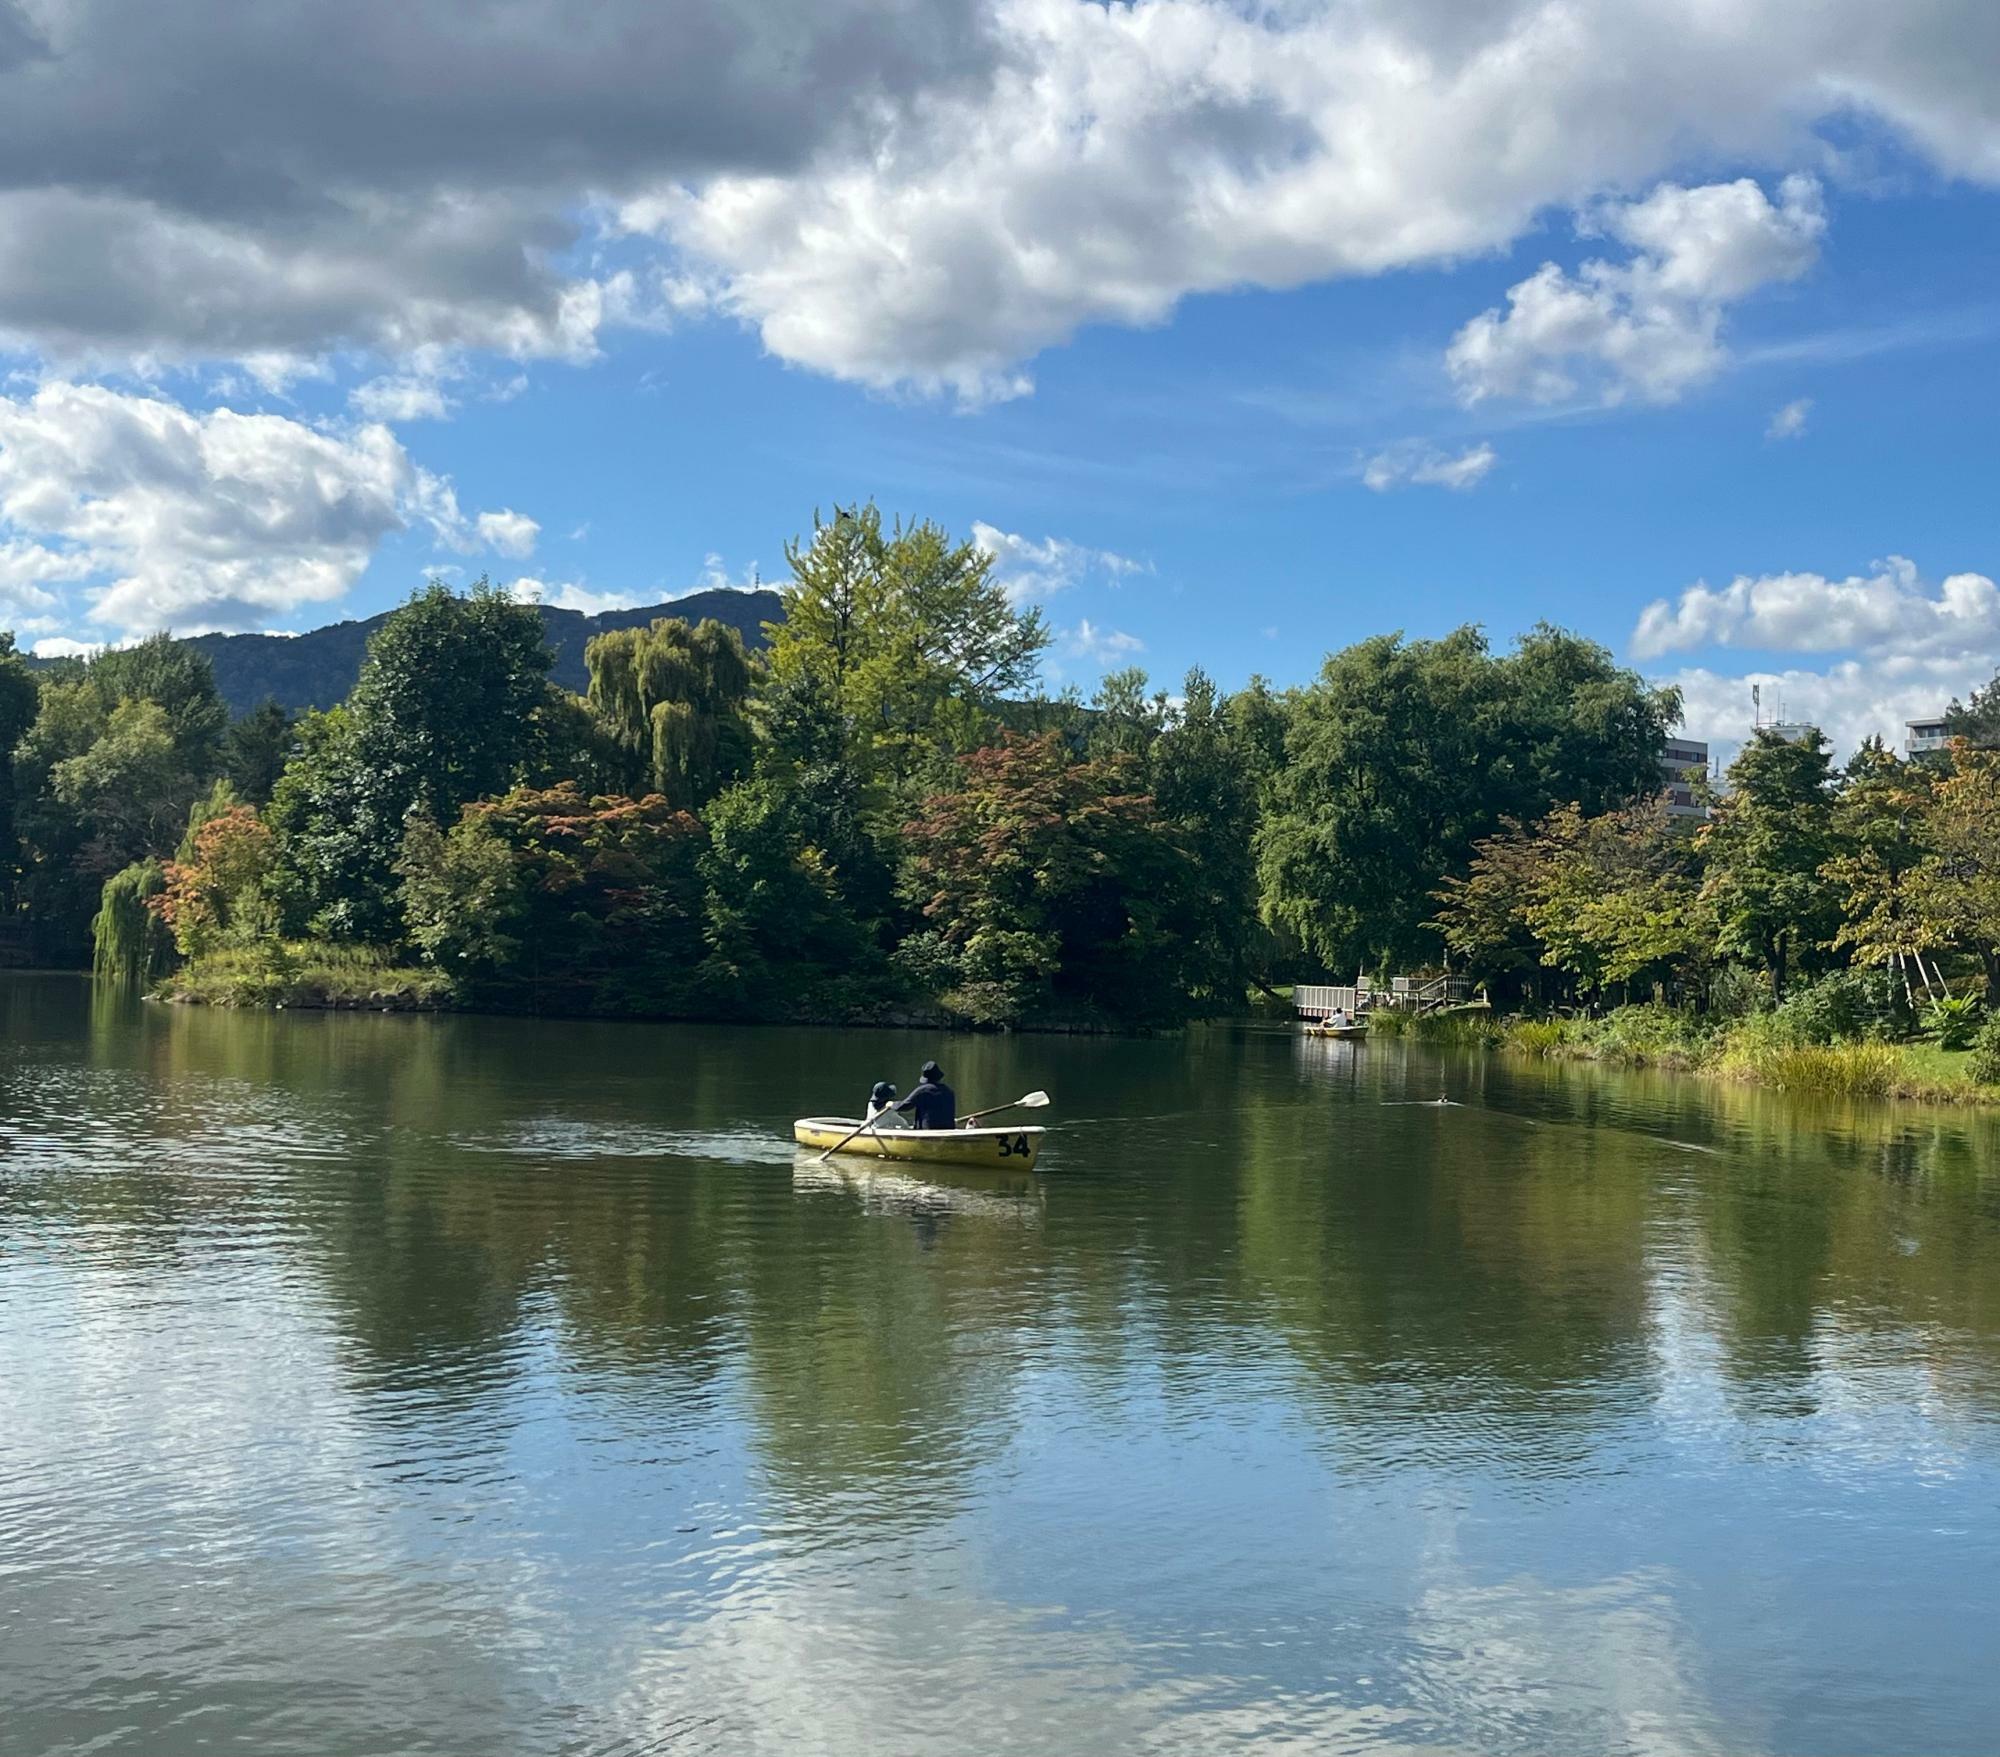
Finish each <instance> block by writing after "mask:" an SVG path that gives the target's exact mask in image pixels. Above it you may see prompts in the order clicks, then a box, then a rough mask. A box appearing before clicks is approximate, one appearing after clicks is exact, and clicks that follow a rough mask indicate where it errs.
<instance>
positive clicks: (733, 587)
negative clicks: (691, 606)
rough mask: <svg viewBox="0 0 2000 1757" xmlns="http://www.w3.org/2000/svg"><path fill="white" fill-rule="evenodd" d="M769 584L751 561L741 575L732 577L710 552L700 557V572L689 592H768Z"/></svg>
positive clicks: (720, 561) (720, 560)
mask: <svg viewBox="0 0 2000 1757" xmlns="http://www.w3.org/2000/svg"><path fill="white" fill-rule="evenodd" d="M771 589H772V588H771V582H770V581H769V580H767V579H765V578H764V577H763V576H762V575H761V574H760V573H759V572H758V571H757V564H756V563H755V562H754V561H753V562H751V563H750V565H749V566H748V567H746V568H744V569H743V571H742V572H741V573H738V574H734V575H732V574H731V573H730V571H729V564H728V563H727V562H725V561H724V560H723V558H722V557H721V556H720V555H717V554H716V553H715V552H714V551H713V550H711V551H710V552H709V553H708V554H707V555H705V556H703V557H702V562H701V572H700V573H698V574H697V575H696V576H695V581H694V584H693V585H691V586H689V587H688V590H689V591H690V592H768V591H770V590H771Z"/></svg>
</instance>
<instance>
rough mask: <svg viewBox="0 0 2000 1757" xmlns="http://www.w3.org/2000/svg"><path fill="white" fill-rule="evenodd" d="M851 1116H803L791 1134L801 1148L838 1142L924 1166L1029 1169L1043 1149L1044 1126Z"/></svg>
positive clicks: (871, 1154) (849, 1150)
mask: <svg viewBox="0 0 2000 1757" xmlns="http://www.w3.org/2000/svg"><path fill="white" fill-rule="evenodd" d="M859 1128H861V1119H860V1118H859V1117H852V1116H802V1117H800V1118H799V1120H798V1121H797V1122H795V1123H793V1124H792V1139H793V1140H795V1141H796V1142H798V1144H799V1145H800V1146H801V1147H817V1148H819V1149H820V1150H821V1151H822V1152H824V1151H825V1150H826V1149H827V1148H829V1147H840V1150H841V1152H842V1153H858V1154H862V1155H864V1156H866V1157H868V1158H871V1159H910V1160H917V1161H920V1162H922V1163H923V1164H926V1165H977V1166H1005V1167H1007V1168H1008V1169H1010V1170H1013V1171H1031V1170H1033V1169H1034V1164H1035V1157H1036V1155H1037V1154H1039V1153H1040V1152H1041V1150H1042V1136H1043V1135H1045V1134H1047V1133H1048V1131H1047V1130H1046V1129H897V1128H879V1129H863V1130H862V1132H861V1133H860V1134H858V1135H854V1139H853V1140H851V1141H847V1144H846V1145H845V1146H844V1147H842V1146H841V1143H842V1142H843V1141H846V1140H847V1137H848V1136H849V1135H851V1134H854V1131H855V1130H856V1129H859Z"/></svg>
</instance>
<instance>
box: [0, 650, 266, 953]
mask: <svg viewBox="0 0 2000 1757" xmlns="http://www.w3.org/2000/svg"><path fill="white" fill-rule="evenodd" d="M228 720H229V714H228V710H227V709H226V708H225V707H224V706H223V703H222V698H221V697H220V696H219V695H218V694H217V693H216V688H215V677H214V673H213V671H212V670H211V669H210V667H209V663H208V660H207V659H206V658H204V657H203V656H202V655H201V654H200V653H198V652H196V651H194V650H193V649H191V648H189V647H186V646H183V645H180V644H178V643H176V642H174V641H172V640H170V639H168V638H167V637H166V636H165V635H156V636H154V637H153V638H152V639H150V640H147V641H142V642H141V643H139V645H137V646H135V647H128V648H125V649H122V650H120V651H116V652H103V653H99V654H96V655H95V656H94V657H92V658H91V659H90V660H88V661H87V662H76V663H71V664H68V665H65V666H63V667H61V668H59V669H58V670H56V671H55V672H53V673H52V674H51V676H50V677H49V679H48V680H47V681H45V682H44V683H43V684H42V687H41V689H40V692H39V696H38V699H37V703H36V711H35V718H34V722H33V724H32V725H30V726H29V728H28V730H27V732H26V733H25V734H24V735H23V736H22V737H21V739H20V742H19V743H18V744H17V745H16V746H15V747H14V760H13V782H14V789H15V800H16V811H17V822H18V825H19V828H20V832H21V838H22V842H23V845H24V851H25V858H26V864H27V871H26V875H25V880H24V885H23V889H24V892H25V894H26V896H27V900H28V904H29V911H30V914H31V916H32V917H33V919H34V921H35V924H36V930H37V934H38V937H39V938H40V939H41V941H42V942H43V945H44V948H45V950H46V951H47V952H48V953H49V955H51V956H55V957H67V956H72V955H80V954H81V952H82V950H83V948H84V946H85V945H86V944H87V943H88V934H89V928H88V923H89V919H90V899H91V898H93V897H95V896H97V895H98V892H99V890H100V888H101V886H102V883H103V881H104V880H105V879H106V878H107V877H108V876H109V875H111V874H112V873H114V872H117V871H119V870H120V869H121V868H123V867H125V866H127V865H128V864H131V863H133V862H138V861H142V860H144V859H146V858H149V857H158V856H161V855H164V854H166V853H168V852H169V851H170V850H171V849H172V848H173V846H174V844H175V842H176V841H177V840H178V838H179V836H180V833H181V829H182V826H183V825H184V824H185V823H186V822H187V814H188V809H189V807H190V806H191V805H192V804H193V802H194V800H195V799H196V798H197V797H199V796H200V794H201V793H202V792H203V791H205V790H206V788H207V787H208V785H209V783H210V782H211V781H212V780H213V779H214V778H215V775H216V773H217V770H218V767H219V764H220V759H221V741H222V733H223V729H224V727H225V726H227V724H228Z"/></svg>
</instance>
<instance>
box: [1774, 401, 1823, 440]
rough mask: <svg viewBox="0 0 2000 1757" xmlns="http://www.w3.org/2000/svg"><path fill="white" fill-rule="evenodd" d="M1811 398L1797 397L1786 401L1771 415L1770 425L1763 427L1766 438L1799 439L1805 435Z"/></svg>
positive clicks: (1810, 408) (1810, 411)
mask: <svg viewBox="0 0 2000 1757" xmlns="http://www.w3.org/2000/svg"><path fill="white" fill-rule="evenodd" d="M1812 406H1813V405H1812V398H1811V397H1798V398H1796V399H1794V400H1793V401H1792V402H1789V403H1787V404H1786V405H1785V406H1784V407H1783V408H1782V409H1780V410H1779V411H1778V412H1777V413H1776V414H1775V415H1773V416H1772V417H1771V424H1770V426H1768V427H1766V428H1765V429H1764V437H1765V438H1766V439H1800V438H1803V437H1804V435H1805V430H1806V420H1807V418H1808V417H1809V416H1810V415H1811V414H1812Z"/></svg>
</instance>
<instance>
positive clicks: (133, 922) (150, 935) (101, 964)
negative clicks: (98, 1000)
mask: <svg viewBox="0 0 2000 1757" xmlns="http://www.w3.org/2000/svg"><path fill="white" fill-rule="evenodd" d="M165 889H166V875H165V873H164V872H162V871H161V868H160V863H159V862H158V861H157V860H140V861H134V862H133V863H132V865H130V866H128V867H126V868H124V869H123V870H122V871H120V872H115V873H113V874H112V875H111V877H109V878H108V879H106V880H105V881H104V884H103V887H102V889H101V892H100V895H99V901H98V909H97V913H96V915H94V916H93V917H92V918H91V923H90V927H91V939H92V941H93V942H94V945H95V948H96V951H95V958H94V963H95V967H96V971H97V974H98V975H99V976H100V977H102V978H104V979H105V980H107V981H112V982H119V983H123V984H125V985H126V986H128V987H132V988H150V987H151V986H152V985H153V984H154V983H155V982H157V981H158V980H159V979H160V978H161V977H162V976H164V975H166V973H167V971H168V969H169V967H170V966H171V965H172V963H173V956H174V943H173V939H172V936H171V935H169V933H168V932H167V927H166V923H165V922H164V921H162V920H161V918H160V912H159V910H158V909H157V908H155V907H154V905H155V904H156V903H157V902H158V900H159V898H160V895H161V893H162V892H163V891H164V890H165Z"/></svg>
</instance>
